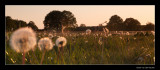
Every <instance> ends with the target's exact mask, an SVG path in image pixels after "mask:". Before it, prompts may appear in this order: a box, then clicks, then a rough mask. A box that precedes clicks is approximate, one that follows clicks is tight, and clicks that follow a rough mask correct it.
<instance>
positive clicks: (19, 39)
mask: <svg viewBox="0 0 160 70" xmlns="http://www.w3.org/2000/svg"><path fill="white" fill-rule="evenodd" d="M10 45H11V48H12V49H13V50H15V51H16V52H28V51H29V50H30V49H34V47H35V45H36V34H35V33H34V31H33V30H32V29H31V28H28V27H23V28H19V29H18V30H16V31H15V32H13V34H12V35H11V39H10Z"/></svg>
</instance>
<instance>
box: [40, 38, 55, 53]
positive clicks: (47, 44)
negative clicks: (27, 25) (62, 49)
mask: <svg viewBox="0 0 160 70" xmlns="http://www.w3.org/2000/svg"><path fill="white" fill-rule="evenodd" d="M38 48H39V50H41V51H42V50H44V49H45V50H51V49H52V48H53V43H52V41H51V40H50V39H49V38H48V37H44V38H41V39H40V40H39V42H38Z"/></svg>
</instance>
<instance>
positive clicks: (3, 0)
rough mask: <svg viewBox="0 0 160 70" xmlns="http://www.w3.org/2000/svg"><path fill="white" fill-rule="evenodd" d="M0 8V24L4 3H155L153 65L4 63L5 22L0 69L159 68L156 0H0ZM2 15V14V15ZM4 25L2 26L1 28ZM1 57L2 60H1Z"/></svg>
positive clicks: (3, 21) (109, 69)
mask: <svg viewBox="0 0 160 70" xmlns="http://www.w3.org/2000/svg"><path fill="white" fill-rule="evenodd" d="M0 5H1V6H0V7H1V8H0V9H1V12H0V13H1V16H0V18H1V19H3V20H0V21H1V24H4V23H5V5H155V33H156V35H155V39H156V40H155V55H156V56H155V58H156V62H155V65H5V50H4V49H5V47H4V46H5V41H4V40H5V37H4V36H5V24H4V25H3V26H1V30H2V29H4V30H2V31H1V32H3V31H4V32H3V34H4V35H3V36H2V35H1V37H2V38H1V39H4V40H3V42H4V43H2V42H1V43H2V44H3V45H4V46H1V47H3V48H0V49H1V51H0V52H1V53H0V54H1V57H0V58H1V59H0V60H1V61H0V63H1V66H2V68H1V69H6V70H9V69H16V70H17V69H20V70H22V69H26V70H28V69H48V68H51V69H74V70H75V69H87V70H88V69H92V70H93V69H96V70H99V69H104V70H120V69H122V70H124V69H128V70H136V69H138V70H146V69H149V70H154V69H156V70H157V69H158V70H160V63H158V62H160V60H159V59H160V55H159V54H158V53H159V50H160V47H159V46H158V42H159V39H160V37H159V35H160V34H159V31H160V29H159V28H160V26H159V23H160V21H159V20H158V19H160V18H159V16H160V15H159V12H160V11H159V10H160V4H159V2H158V0H112V1H108V0H106V1H105V0H102V1H100V0H99V1H84V0H81V1H77V0H72V1H71V0H66V1H65V0H56V1H51V0H50V1H48V0H44V1H42V0H40V1H36V0H35V1H33V0H1V2H0ZM2 15H3V16H2ZM3 27H4V28H3ZM2 59H3V60H2Z"/></svg>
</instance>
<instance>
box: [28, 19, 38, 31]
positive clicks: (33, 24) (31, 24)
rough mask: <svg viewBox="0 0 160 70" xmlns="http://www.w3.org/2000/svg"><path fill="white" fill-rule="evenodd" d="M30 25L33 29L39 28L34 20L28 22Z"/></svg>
mask: <svg viewBox="0 0 160 70" xmlns="http://www.w3.org/2000/svg"><path fill="white" fill-rule="evenodd" d="M28 26H29V27H31V28H32V29H33V30H38V27H37V26H36V25H35V23H34V22H33V21H30V22H29V23H28Z"/></svg>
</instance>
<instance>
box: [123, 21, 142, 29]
mask: <svg viewBox="0 0 160 70" xmlns="http://www.w3.org/2000/svg"><path fill="white" fill-rule="evenodd" d="M124 24H125V25H126V30H128V31H137V30H140V25H141V23H140V22H139V21H138V20H137V19H134V18H126V20H125V21H124Z"/></svg>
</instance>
